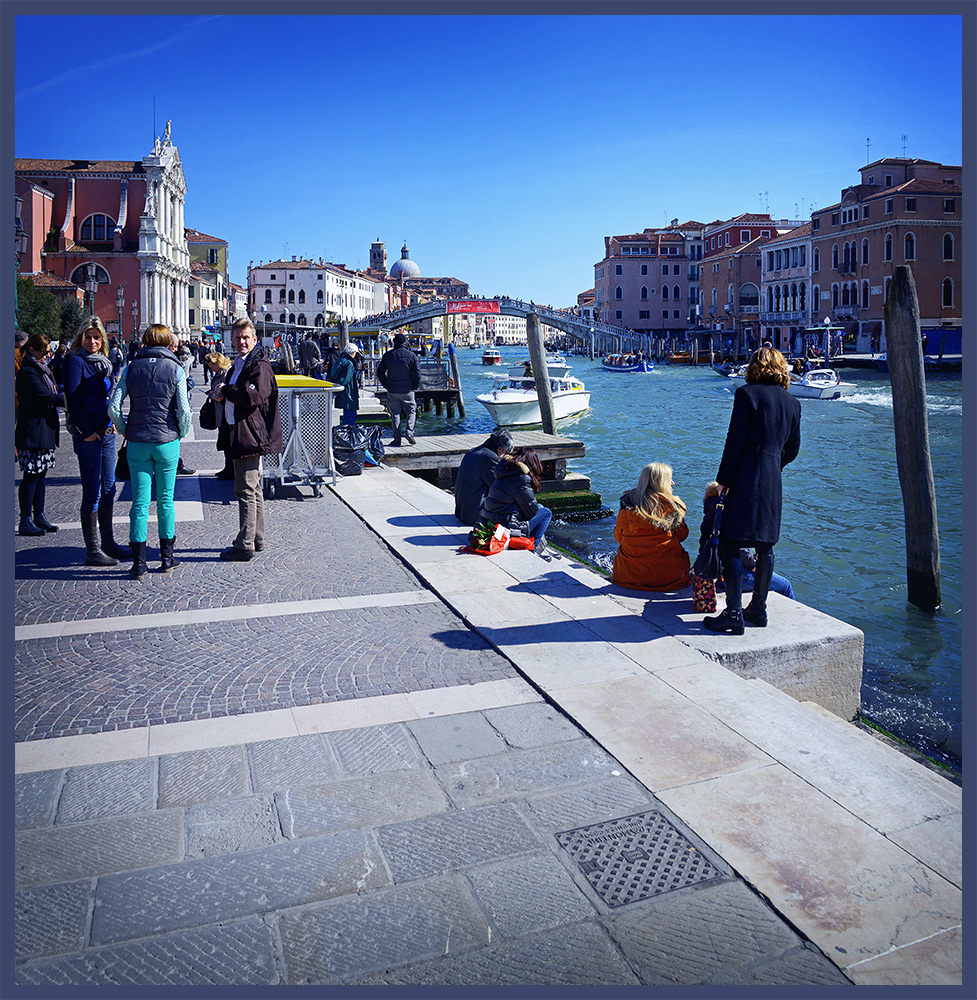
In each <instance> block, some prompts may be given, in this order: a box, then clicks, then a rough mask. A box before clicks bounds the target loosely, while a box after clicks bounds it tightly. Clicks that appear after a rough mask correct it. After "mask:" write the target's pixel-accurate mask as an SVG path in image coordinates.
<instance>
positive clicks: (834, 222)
mask: <svg viewBox="0 0 977 1000" xmlns="http://www.w3.org/2000/svg"><path fill="white" fill-rule="evenodd" d="M831 225H832V226H837V225H838V213H837V212H832V213H831Z"/></svg>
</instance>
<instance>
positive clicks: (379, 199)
mask: <svg viewBox="0 0 977 1000" xmlns="http://www.w3.org/2000/svg"><path fill="white" fill-rule="evenodd" d="M960 46H961V28H960V19H959V17H957V16H952V15H942V16H923V15H908V16H902V15H898V16H896V15H886V14H882V15H870V16H859V15H846V16H833V15H820V14H815V15H787V16H780V17H776V16H762V17H761V16H749V15H732V16H714V15H701V16H695V15H687V16H670V15H658V14H652V15H586V16H564V15H540V16H535V15H534V16H511V15H510V16H476V15H466V16H459V15H412V16H385V15H355V16H330V15H304V16H302V15H298V16H273V15H268V16H264V15H252V16H211V15H202V16H199V17H184V16H176V15H171V16H151V15H123V16H107V17H105V16H96V15H81V16H71V17H66V16H49V15H23V16H18V17H17V19H16V35H15V53H16V68H15V74H16V86H15V96H14V110H15V115H16V118H15V150H16V155H17V156H18V157H43V158H62V157H71V158H75V157H78V158H89V159H112V160H114V159H119V160H121V159H134V160H135V159H140V158H141V157H142V156H144V155H145V154H146V153H148V152H149V150H150V148H151V146H152V141H153V135H154V131H153V99H154V97H155V102H156V131H155V134H161V133H162V131H163V128H164V126H165V124H166V121H167V120H168V119H170V120H172V122H173V128H172V138H173V141H174V143H175V144H176V145H177V146H178V147H179V150H180V155H181V158H182V161H183V165H184V171H185V173H186V177H187V184H188V193H187V199H186V213H185V219H186V224H187V225H188V226H191V227H193V228H195V229H199V230H201V231H202V232H205V233H209V234H211V235H215V236H219V237H221V238H223V239H226V240H227V241H228V242H229V244H230V262H231V267H230V270H231V280H232V281H235V282H238V283H239V284H242V285H243V284H246V275H247V264H248V261H250V260H254V261H255V262H256V263H257V261H258V260H259V259H263V260H269V259H272V258H278V257H281V256H283V255H286V254H287V255H288V256H291V255H296V256H300V257H301V256H304V257H319V256H322V257H325V258H327V259H329V260H333V261H338V262H340V263H344V264H346V265H347V266H350V267H366V266H367V264H368V262H369V247H370V243H371V242H372V241H373V240H375V239H377V238H379V239H381V240H383V241H384V242H385V243H386V245H387V256H388V266H389V265H390V264H392V263H393V262H394V261H395V260H396V259H397V258H398V257H399V256H400V247H401V245H402V243H403V242H404V240H406V241H407V243H408V245H409V246H410V251H411V257H412V258H413V259H414V260H416V261H417V263H418V265H419V266H420V268H421V270H422V273H424V274H426V275H437V276H441V275H448V276H452V277H457V278H461V279H463V280H465V281H468V282H469V283H470V284H471V286H472V290H473V292H474V293H475V294H483V295H495V294H508V295H514V296H520V297H524V298H527V299H528V298H532V299H534V300H535V301H537V302H542V303H547V304H552V305H556V306H563V305H571V304H573V303H574V302H575V301H576V295H577V293H578V292H580V291H583V290H584V289H587V288H590V287H592V285H593V266H594V264H595V263H596V262H597V261H598V260H599V259H600V258H601V257H602V256H603V247H604V237H605V236H609V235H614V234H620V233H630V232H636V231H640V230H642V229H644V228H645V227H648V226H660V225H662V224H664V223H665V222H667V221H668V220H670V219H673V218H678V219H679V220H680V221H685V220H687V219H696V220H699V221H701V222H710V221H712V220H713V219H720V218H729V217H731V216H734V215H737V214H739V213H740V212H753V211H759V210H761V209H763V210H766V209H767V208H768V207H769V211H770V213H771V215H773V216H774V218H778V219H779V218H798V217H808V216H809V215H810V211H811V208H812V206H824V205H827V204H831V203H833V202H835V201H837V200H838V199H839V197H840V191H841V189H842V188H843V187H845V186H846V185H848V184H852V183H855V182H856V181H857V180H858V173H857V171H858V168H859V167H861V166H862V165H864V164H865V163H866V162H867V161H866V140H867V139H868V140H870V143H871V145H870V147H869V153H868V155H869V157H870V158H871V159H872V160H874V159H878V158H880V157H882V156H901V155H903V140H902V136H903V135H905V136H906V137H907V138H906V141H905V152H906V155H908V156H919V157H923V158H926V159H933V160H938V161H940V162H943V163H960V162H961V159H962V146H961V142H962V139H961V87H962V83H961V60H960Z"/></svg>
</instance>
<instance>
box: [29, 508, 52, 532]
mask: <svg viewBox="0 0 977 1000" xmlns="http://www.w3.org/2000/svg"><path fill="white" fill-rule="evenodd" d="M34 524H35V526H36V527H38V528H42V529H43V530H44V531H57V530H58V526H57V525H56V524H52V523H51V522H50V521H49V520H48V519H47V518H46V517H45V516H44V511H43V510H35V511H34Z"/></svg>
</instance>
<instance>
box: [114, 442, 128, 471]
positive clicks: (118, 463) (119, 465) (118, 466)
mask: <svg viewBox="0 0 977 1000" xmlns="http://www.w3.org/2000/svg"><path fill="white" fill-rule="evenodd" d="M127 444H128V442H127V440H126V437H125V435H123V437H122V447H121V448H120V449H119V454H118V455H117V456H116V459H115V478H116V479H118V480H119V481H120V482H123V483H127V482H129V454H128V452H127V451H126V445H127Z"/></svg>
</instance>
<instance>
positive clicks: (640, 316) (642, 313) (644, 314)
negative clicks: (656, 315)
mask: <svg viewBox="0 0 977 1000" xmlns="http://www.w3.org/2000/svg"><path fill="white" fill-rule="evenodd" d="M648 318H649V317H648V310H647V309H639V310H638V319H648Z"/></svg>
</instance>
